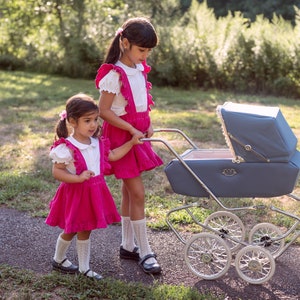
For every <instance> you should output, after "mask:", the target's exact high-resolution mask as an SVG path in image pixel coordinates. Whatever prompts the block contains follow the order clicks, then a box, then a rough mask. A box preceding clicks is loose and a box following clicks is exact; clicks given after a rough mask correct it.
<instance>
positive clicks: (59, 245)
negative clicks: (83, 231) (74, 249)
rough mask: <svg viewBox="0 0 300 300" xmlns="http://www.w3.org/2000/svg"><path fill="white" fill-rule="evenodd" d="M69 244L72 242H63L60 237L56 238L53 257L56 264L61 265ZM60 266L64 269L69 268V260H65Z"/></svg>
mask: <svg viewBox="0 0 300 300" xmlns="http://www.w3.org/2000/svg"><path fill="white" fill-rule="evenodd" d="M71 242H72V241H66V240H64V239H63V238H62V237H61V236H60V235H59V236H58V238H57V241H56V246H55V253H54V257H53V259H54V260H55V261H56V262H58V263H61V262H62V261H63V260H64V259H65V258H66V253H67V251H68V249H69V246H70V244H71ZM62 265H63V266H64V267H69V266H70V265H71V262H70V261H69V260H66V261H65V262H64V263H63V264H62Z"/></svg>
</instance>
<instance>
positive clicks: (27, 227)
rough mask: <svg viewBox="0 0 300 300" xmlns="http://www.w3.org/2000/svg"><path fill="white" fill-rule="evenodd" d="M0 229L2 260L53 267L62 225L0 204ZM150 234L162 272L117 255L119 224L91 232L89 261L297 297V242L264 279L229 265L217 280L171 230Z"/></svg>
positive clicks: (165, 278)
mask: <svg viewBox="0 0 300 300" xmlns="http://www.w3.org/2000/svg"><path fill="white" fill-rule="evenodd" d="M0 232H1V235H0V264H8V265H11V266H16V267H19V268H22V269H30V270H33V271H35V272H37V273H41V274H43V273H48V272H51V265H50V259H51V258H52V256H53V253H54V247H55V242H56V239H57V236H58V234H59V233H60V229H58V228H52V227H49V226H47V225H46V224H44V219H43V218H32V217H30V216H29V215H28V214H27V213H23V212H19V211H17V210H13V209H7V208H3V207H2V208H0ZM149 239H150V243H151V245H152V249H153V250H154V251H155V252H156V253H157V255H158V259H159V263H160V264H161V266H162V268H163V272H162V274H161V275H158V276H155V277H153V276H150V275H147V274H145V273H143V272H142V270H141V269H140V267H139V266H138V265H137V263H136V262H134V261H126V260H120V259H119V256H118V251H119V246H120V241H121V227H120V226H118V225H113V226H110V227H109V228H107V229H100V230H96V231H94V232H93V233H92V249H91V263H90V266H91V268H92V269H93V270H95V271H97V272H100V273H101V274H102V275H104V276H109V277H114V278H116V279H121V280H124V281H128V282H129V281H135V282H142V283H145V284H152V283H153V282H154V281H158V282H159V283H164V284H172V285H181V284H183V285H186V286H191V287H194V288H196V289H198V290H199V291H202V292H204V291H207V290H210V291H213V292H214V293H215V294H219V295H225V296H224V299H251V300H255V299H266V300H267V299H300V296H299V295H300V247H299V246H291V247H290V248H289V249H288V250H287V251H286V252H285V253H284V254H283V255H282V256H281V257H280V258H278V259H277V260H276V271H275V275H274V276H273V277H272V278H271V279H270V280H269V281H268V282H266V283H265V284H263V285H251V284H249V283H247V282H245V281H243V280H242V279H241V278H239V277H238V275H237V273H236V271H235V268H234V266H233V265H232V266H231V267H230V269H229V271H228V272H227V274H225V276H223V277H222V278H219V279H217V280H213V281H206V280H203V279H201V278H199V277H197V276H195V275H193V274H192V273H191V272H190V271H189V270H188V267H187V266H186V264H185V262H184V256H183V248H184V245H183V244H182V243H181V242H180V241H179V240H178V239H177V238H176V236H175V234H174V233H173V232H172V231H164V232H157V231H149ZM70 250H71V251H70V255H69V258H70V260H72V261H74V262H75V263H76V261H77V258H76V252H75V245H74V244H73V245H72V247H71V249H70Z"/></svg>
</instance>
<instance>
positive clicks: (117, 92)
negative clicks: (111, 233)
mask: <svg viewBox="0 0 300 300" xmlns="http://www.w3.org/2000/svg"><path fill="white" fill-rule="evenodd" d="M157 42H158V39H157V35H156V32H155V30H154V28H153V26H152V24H151V23H150V22H149V21H148V20H147V19H145V18H132V19H129V20H128V21H126V22H125V23H124V24H123V25H122V27H121V28H119V29H118V31H117V32H116V35H115V38H114V39H113V41H112V44H111V46H110V48H109V50H108V53H107V56H106V58H105V61H104V64H103V65H102V66H101V67H100V68H99V70H98V74H97V77H96V87H97V88H98V89H99V91H100V101H99V108H100V117H101V118H102V119H103V120H104V123H103V135H104V136H105V137H108V138H109V140H110V142H111V148H114V147H118V146H119V145H122V143H125V142H126V141H129V140H130V139H131V138H132V137H133V136H137V137H138V138H143V137H146V138H150V137H151V136H152V135H153V129H152V125H151V120H150V116H149V111H150V106H151V105H153V104H154V103H153V101H152V97H151V95H150V94H149V90H150V88H151V84H150V83H149V82H148V81H147V73H148V72H149V71H150V67H149V66H148V65H147V64H146V58H147V56H148V55H149V54H150V52H151V49H152V48H154V47H155V46H156V44H157ZM161 164H162V160H161V159H160V157H158V155H157V154H156V153H155V152H154V151H153V149H152V147H151V145H150V143H149V142H144V143H143V144H142V145H135V146H134V147H132V149H131V150H130V151H129V152H128V153H127V154H126V155H125V156H124V157H123V158H122V159H120V160H118V161H115V162H113V163H112V170H111V174H114V175H115V177H116V178H118V179H122V181H123V184H122V203H121V215H122V243H121V247H120V257H121V258H124V259H132V260H137V261H139V265H140V266H141V268H142V269H143V271H144V272H146V273H151V274H156V273H160V272H161V267H160V265H159V264H158V262H157V261H156V255H155V254H154V253H153V252H152V250H151V247H150V245H149V242H148V238H147V232H146V219H145V212H144V208H145V191H144V185H143V182H142V178H141V173H142V172H143V171H147V170H151V169H153V168H155V167H157V166H160V165H161ZM135 241H136V242H137V245H136V244H135ZM137 246H138V247H137Z"/></svg>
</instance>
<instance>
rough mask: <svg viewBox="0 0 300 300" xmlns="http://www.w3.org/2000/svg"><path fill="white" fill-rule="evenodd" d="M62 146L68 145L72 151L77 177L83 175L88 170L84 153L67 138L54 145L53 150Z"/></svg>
mask: <svg viewBox="0 0 300 300" xmlns="http://www.w3.org/2000/svg"><path fill="white" fill-rule="evenodd" d="M60 144H66V146H67V147H68V148H69V149H70V150H71V151H72V153H73V158H74V166H75V168H76V174H77V175H79V174H81V173H82V172H83V171H84V170H87V165H86V162H85V159H84V157H83V155H82V153H81V152H80V150H79V149H78V148H77V147H76V146H74V145H73V144H72V143H71V142H70V141H69V140H67V139H65V138H60V139H59V140H57V141H55V142H54V143H53V145H52V147H51V149H52V148H54V147H57V146H58V145H60Z"/></svg>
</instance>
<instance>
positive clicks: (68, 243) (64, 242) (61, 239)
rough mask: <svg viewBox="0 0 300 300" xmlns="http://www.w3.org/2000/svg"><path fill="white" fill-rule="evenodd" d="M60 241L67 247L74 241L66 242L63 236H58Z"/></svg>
mask: <svg viewBox="0 0 300 300" xmlns="http://www.w3.org/2000/svg"><path fill="white" fill-rule="evenodd" d="M58 241H59V242H60V243H62V244H65V245H70V244H71V242H72V240H71V241H66V240H64V239H63V238H62V237H61V234H60V235H59V236H58Z"/></svg>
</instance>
